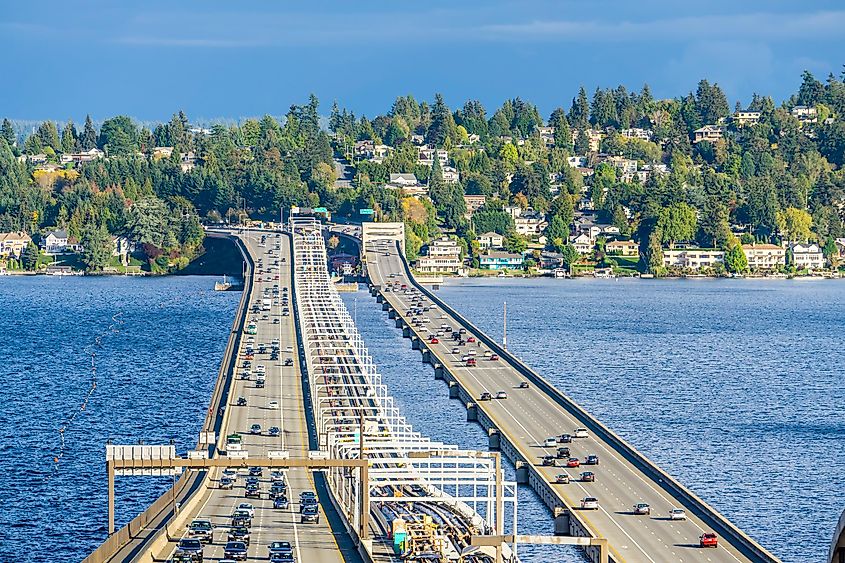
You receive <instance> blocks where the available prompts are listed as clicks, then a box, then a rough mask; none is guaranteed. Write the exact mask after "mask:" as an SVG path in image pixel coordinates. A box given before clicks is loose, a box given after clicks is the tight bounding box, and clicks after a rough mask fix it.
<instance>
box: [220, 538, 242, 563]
mask: <svg viewBox="0 0 845 563" xmlns="http://www.w3.org/2000/svg"><path fill="white" fill-rule="evenodd" d="M246 553H247V550H246V544H245V543H244V542H242V541H230V542H227V543H226V547H224V548H223V557H226V558H227V559H233V560H235V561H246Z"/></svg>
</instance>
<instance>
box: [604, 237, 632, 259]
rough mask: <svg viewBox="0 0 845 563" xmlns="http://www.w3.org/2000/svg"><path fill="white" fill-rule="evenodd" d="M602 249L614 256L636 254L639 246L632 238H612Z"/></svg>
mask: <svg viewBox="0 0 845 563" xmlns="http://www.w3.org/2000/svg"><path fill="white" fill-rule="evenodd" d="M604 250H605V252H607V253H608V254H612V255H616V256H637V255H639V253H640V246H639V245H638V244H637V243H635V242H634V241H632V240H612V241H610V242H609V243H607V244H606V245H605V247H604Z"/></svg>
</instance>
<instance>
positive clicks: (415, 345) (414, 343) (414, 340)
mask: <svg viewBox="0 0 845 563" xmlns="http://www.w3.org/2000/svg"><path fill="white" fill-rule="evenodd" d="M404 330H408V331H409V334H410V330H411V329H409V328H408V327H405V329H403V334H404ZM411 349H412V350H419V349H420V339H419V338H417V337H416V336H412V337H411Z"/></svg>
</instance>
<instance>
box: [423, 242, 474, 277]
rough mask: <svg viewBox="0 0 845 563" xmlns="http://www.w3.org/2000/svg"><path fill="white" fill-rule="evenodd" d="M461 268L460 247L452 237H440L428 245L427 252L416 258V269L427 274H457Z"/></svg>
mask: <svg viewBox="0 0 845 563" xmlns="http://www.w3.org/2000/svg"><path fill="white" fill-rule="evenodd" d="M461 270H463V261H462V260H461V248H460V247H459V246H458V242H457V241H456V240H454V239H450V238H447V237H442V238H439V239H437V240H434V241H432V242H431V244H429V245H428V253H427V254H426V255H425V256H420V257H419V258H418V259H417V271H419V272H422V273H427V274H433V273H447V274H459V273H460V272H461Z"/></svg>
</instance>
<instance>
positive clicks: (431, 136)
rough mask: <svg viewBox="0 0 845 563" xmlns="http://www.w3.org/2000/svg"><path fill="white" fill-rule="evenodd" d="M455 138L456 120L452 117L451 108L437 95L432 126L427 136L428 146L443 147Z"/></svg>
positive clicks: (432, 113)
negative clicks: (446, 142) (447, 141)
mask: <svg viewBox="0 0 845 563" xmlns="http://www.w3.org/2000/svg"><path fill="white" fill-rule="evenodd" d="M454 137H455V119H454V118H453V117H452V114H451V112H450V111H449V107H448V106H447V105H446V102H444V101H443V96H442V95H441V94H435V96H434V107H433V108H432V111H431V125H430V126H429V127H428V131H427V132H426V135H425V140H426V142H427V143H428V144H430V145H433V146H435V147H442V146H443V143H444V142H445V141H446V139H454Z"/></svg>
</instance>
